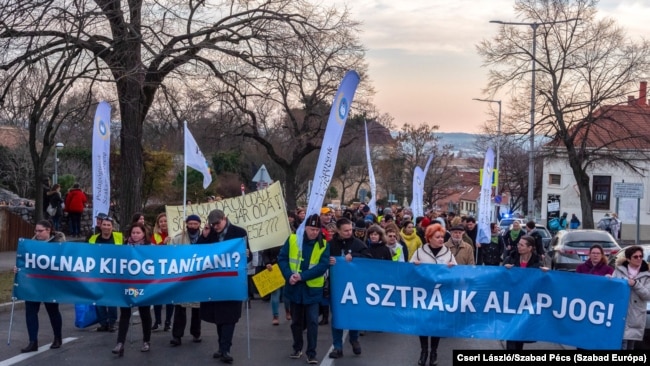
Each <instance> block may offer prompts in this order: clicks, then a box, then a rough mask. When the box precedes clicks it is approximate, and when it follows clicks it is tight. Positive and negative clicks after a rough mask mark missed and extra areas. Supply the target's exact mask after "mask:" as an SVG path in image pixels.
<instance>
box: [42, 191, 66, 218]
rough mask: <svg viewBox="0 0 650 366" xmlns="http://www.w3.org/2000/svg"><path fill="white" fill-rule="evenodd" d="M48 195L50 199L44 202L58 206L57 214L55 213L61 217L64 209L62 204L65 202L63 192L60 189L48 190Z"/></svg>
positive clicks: (47, 204)
mask: <svg viewBox="0 0 650 366" xmlns="http://www.w3.org/2000/svg"><path fill="white" fill-rule="evenodd" d="M47 197H48V201H46V202H45V203H44V204H45V205H46V206H52V207H56V214H55V215H54V217H61V216H62V215H63V209H62V208H61V204H62V203H63V198H61V192H58V191H54V192H47ZM46 208H47V207H46Z"/></svg>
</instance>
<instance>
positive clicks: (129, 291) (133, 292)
mask: <svg viewBox="0 0 650 366" xmlns="http://www.w3.org/2000/svg"><path fill="white" fill-rule="evenodd" d="M124 295H126V296H133V297H138V296H142V295H144V289H142V288H125V289H124Z"/></svg>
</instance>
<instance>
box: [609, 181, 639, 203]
mask: <svg viewBox="0 0 650 366" xmlns="http://www.w3.org/2000/svg"><path fill="white" fill-rule="evenodd" d="M614 197H615V198H638V199H641V198H643V183H622V182H614Z"/></svg>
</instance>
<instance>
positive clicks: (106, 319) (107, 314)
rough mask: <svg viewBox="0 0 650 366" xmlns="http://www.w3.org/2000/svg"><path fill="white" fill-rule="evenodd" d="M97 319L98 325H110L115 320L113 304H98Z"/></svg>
mask: <svg viewBox="0 0 650 366" xmlns="http://www.w3.org/2000/svg"><path fill="white" fill-rule="evenodd" d="M97 321H98V322H99V325H106V326H111V325H113V324H115V322H116V321H117V307H115V306H98V307H97Z"/></svg>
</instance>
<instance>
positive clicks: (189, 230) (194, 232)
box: [187, 228, 199, 235]
mask: <svg viewBox="0 0 650 366" xmlns="http://www.w3.org/2000/svg"><path fill="white" fill-rule="evenodd" d="M187 232H188V233H190V235H196V233H198V232H199V229H190V228H187Z"/></svg>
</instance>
